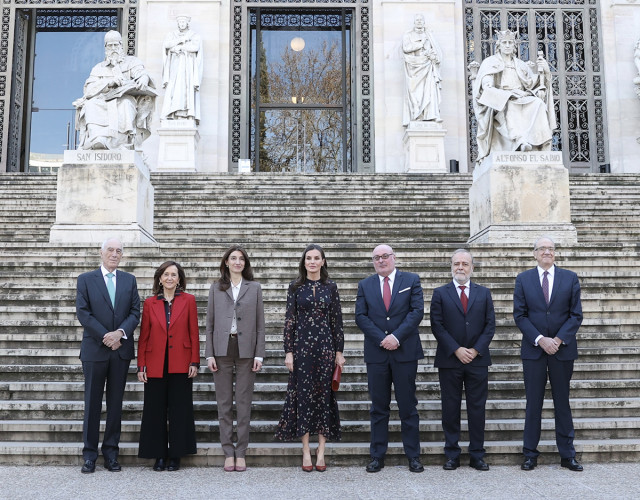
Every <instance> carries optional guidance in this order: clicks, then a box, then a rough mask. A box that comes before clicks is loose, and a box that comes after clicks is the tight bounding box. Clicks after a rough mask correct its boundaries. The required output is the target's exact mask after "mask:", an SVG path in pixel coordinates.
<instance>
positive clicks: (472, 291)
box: [458, 281, 478, 314]
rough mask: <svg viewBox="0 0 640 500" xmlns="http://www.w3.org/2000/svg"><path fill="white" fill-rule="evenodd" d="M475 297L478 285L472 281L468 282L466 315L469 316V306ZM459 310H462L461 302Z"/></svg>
mask: <svg viewBox="0 0 640 500" xmlns="http://www.w3.org/2000/svg"><path fill="white" fill-rule="evenodd" d="M477 296H478V285H476V284H475V283H474V282H473V281H469V303H468V304H467V314H469V311H470V310H471V306H472V305H473V303H474V302H475V300H476V297H477ZM458 302H460V301H458ZM460 308H462V302H460Z"/></svg>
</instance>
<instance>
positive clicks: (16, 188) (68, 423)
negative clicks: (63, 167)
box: [0, 174, 640, 465]
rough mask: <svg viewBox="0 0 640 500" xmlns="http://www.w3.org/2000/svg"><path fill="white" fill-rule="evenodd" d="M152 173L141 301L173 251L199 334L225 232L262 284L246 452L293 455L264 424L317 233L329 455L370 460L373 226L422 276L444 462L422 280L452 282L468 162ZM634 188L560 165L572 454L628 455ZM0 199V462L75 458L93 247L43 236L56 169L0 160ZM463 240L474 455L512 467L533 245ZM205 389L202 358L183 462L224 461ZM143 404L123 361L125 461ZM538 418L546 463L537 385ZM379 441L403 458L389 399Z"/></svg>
mask: <svg viewBox="0 0 640 500" xmlns="http://www.w3.org/2000/svg"><path fill="white" fill-rule="evenodd" d="M152 182H153V184H154V186H155V189H156V191H155V201H156V213H155V229H154V235H155V237H156V238H157V240H158V242H159V246H157V247H156V246H127V247H126V248H125V258H124V260H123V263H122V264H121V265H122V268H123V269H124V270H127V271H130V272H133V273H134V274H136V276H137V277H138V282H139V287H140V294H141V296H142V297H143V298H144V297H146V296H148V295H149V293H150V288H151V281H152V276H153V271H154V270H155V268H156V267H157V266H158V265H159V264H160V263H161V262H163V261H164V260H166V259H170V258H171V259H175V260H178V261H179V262H181V263H182V264H183V265H184V267H185V270H186V272H187V276H188V279H189V291H190V292H191V293H194V294H195V295H196V297H197V299H198V309H199V311H200V312H201V314H202V316H201V322H200V324H201V328H202V332H204V312H205V308H206V299H207V293H208V288H209V284H210V283H211V281H213V280H214V279H215V278H216V277H217V268H218V265H219V262H220V258H221V255H222V253H223V252H224V250H225V249H226V248H227V247H228V245H229V244H231V243H236V242H240V243H242V244H244V245H245V246H246V248H247V250H248V252H249V254H250V256H251V260H252V265H253V266H254V268H255V272H256V278H257V279H258V280H259V281H260V282H261V283H262V285H263V290H264V298H265V311H266V320H267V349H268V353H267V358H266V361H265V367H264V370H263V372H261V373H260V374H259V375H258V379H257V383H256V391H255V396H254V407H253V415H252V417H253V418H252V437H251V439H252V444H251V447H250V450H249V455H248V460H249V464H250V465H266V464H270V465H273V464H282V465H298V462H299V455H300V452H299V443H286V444H282V443H279V442H274V439H273V432H274V428H275V424H276V422H277V420H278V418H279V414H280V410H281V408H282V403H283V401H284V393H285V387H286V380H287V373H286V369H285V367H284V356H283V352H282V333H281V332H282V323H283V317H284V305H285V304H284V301H285V295H286V288H287V284H288V282H289V281H290V280H291V279H293V278H294V277H295V274H296V268H297V263H298V260H299V258H300V254H301V252H302V249H303V248H304V246H305V245H306V244H307V243H309V242H317V243H320V244H322V245H323V246H324V248H325V252H326V254H327V260H328V264H329V272H330V275H331V277H332V279H334V280H336V281H337V282H338V285H339V289H340V293H341V298H342V302H343V314H344V318H345V336H346V347H345V354H346V356H347V370H346V372H345V374H344V375H343V384H342V386H341V389H340V392H339V393H338V399H339V401H340V412H341V418H342V423H343V441H342V442H341V443H333V444H331V445H330V447H329V448H328V457H330V459H329V460H330V464H364V463H365V461H366V457H368V439H369V417H368V409H369V402H368V394H367V387H366V367H365V365H364V362H363V353H362V335H361V333H360V332H359V331H358V329H357V327H356V326H355V322H354V301H355V295H356V290H357V283H358V281H359V280H360V279H362V278H363V277H364V276H366V275H368V274H370V273H372V272H373V267H372V265H371V263H370V255H371V253H370V252H371V249H372V248H373V246H375V244H377V243H380V242H385V241H388V242H391V243H392V244H393V246H394V250H395V252H396V254H397V256H398V266H399V267H401V268H404V269H407V270H411V271H415V272H418V273H419V274H420V276H421V279H422V284H423V287H424V292H425V300H426V303H425V312H426V313H427V314H425V319H424V321H423V323H422V326H421V331H422V339H423V345H424V347H425V349H426V352H427V358H426V359H425V360H424V362H423V363H421V364H420V365H419V375H418V394H417V396H418V400H419V411H420V417H421V438H422V446H423V450H422V451H423V459H424V461H425V462H426V463H432V464H439V463H440V462H441V461H442V446H443V436H442V430H441V426H440V401H439V388H438V383H437V372H436V371H435V369H434V368H433V367H432V362H433V355H434V351H435V340H434V339H433V336H432V335H431V333H430V329H429V315H428V311H429V301H430V298H431V293H432V290H433V288H435V287H436V286H439V285H441V284H443V283H445V282H446V281H447V280H448V279H450V278H449V277H450V271H449V257H450V254H451V252H452V251H453V250H454V249H455V248H458V247H460V246H463V245H464V243H465V241H466V238H467V237H468V227H469V214H468V198H467V192H468V188H469V186H470V185H471V177H470V176H469V175H464V174H452V175H350V176H346V175H337V176H336V175H305V176H297V175H284V176H272V175H266V174H252V175H240V176H239V175H230V174H196V175H193V174H191V175H186V174H162V175H159V174H154V175H153V176H152ZM639 187H640V176H634V175H624V176H620V175H594V174H586V175H578V176H572V177H571V194H572V217H573V221H574V224H575V225H576V228H577V230H578V237H579V241H580V243H579V245H577V246H576V247H572V248H561V249H560V251H559V255H558V263H559V264H560V265H561V266H565V267H568V268H570V269H573V270H575V271H576V272H578V274H579V276H580V278H581V283H582V290H583V295H582V299H583V308H584V312H585V320H584V322H583V326H582V328H581V330H580V332H579V336H580V344H579V345H580V358H579V359H578V361H577V362H576V365H575V373H574V377H573V382H572V400H571V401H572V408H573V412H574V421H575V425H576V436H577V440H576V447H577V450H578V453H579V455H580V458H582V459H583V460H584V461H586V462H589V461H591V462H595V461H633V460H638V458H640V440H639V439H638V437H639V436H640V417H639V415H640V375H639V373H640V300H639V299H640V270H639V269H638V266H637V262H638V258H639V256H640V249H639V248H638V243H637V242H638V238H637V236H638V235H639V234H640V213H639V212H640V209H639V204H638V203H637V201H638V197H640V194H639V193H640V190H639ZM0 196H1V197H2V199H3V203H2V205H1V207H0V210H1V212H0V278H2V282H3V284H4V286H3V288H2V290H0V315H1V317H2V322H1V323H0V463H14V464H15V463H29V464H42V463H56V464H79V463H80V457H81V448H82V443H81V441H82V415H83V402H82V395H83V377H82V370H81V366H80V363H79V360H78V353H79V345H80V338H81V328H80V326H79V324H78V322H77V320H76V318H75V279H76V277H77V275H78V274H79V273H80V272H84V271H86V270H89V269H92V268H95V267H96V266H97V264H98V252H97V245H96V248H93V247H91V248H89V247H87V246H85V245H76V246H74V245H65V246H57V245H56V246H54V245H51V244H49V243H48V235H49V228H50V226H51V224H52V223H53V222H54V219H55V176H52V175H24V174H3V175H0ZM386 228H390V229H386ZM473 252H474V255H475V258H476V261H477V264H476V269H475V279H476V281H478V282H479V283H481V284H483V285H486V286H489V287H490V288H491V290H492V293H493V297H494V302H495V306H496V313H497V331H496V335H495V338H494V340H493V343H492V345H491V349H492V357H493V360H494V365H493V366H492V367H491V372H490V393H489V402H488V404H487V425H486V440H487V442H486V448H487V450H488V453H489V456H488V462H489V463H492V464H500V463H502V464H515V463H517V461H518V460H519V457H520V452H521V446H522V442H521V439H522V428H523V419H524V406H525V401H524V385H523V382H522V366H521V364H520V360H519V355H518V354H519V345H520V334H519V332H518V330H517V328H516V327H515V325H514V322H513V319H512V316H511V308H512V292H513V283H514V279H515V276H516V275H517V273H518V272H519V271H521V270H523V269H525V268H528V267H531V266H532V265H533V263H534V261H533V258H532V252H531V248H530V247H526V248H525V247H522V246H518V245H505V246H502V247H498V248H496V247H489V246H480V247H474V249H473ZM136 336H137V334H136ZM202 339H203V337H202ZM202 349H204V342H203V343H202ZM203 365H204V362H203ZM212 391H213V382H212V377H211V375H210V374H208V373H206V371H205V369H204V368H202V369H201V373H200V375H199V376H198V378H197V379H196V383H195V385H194V398H195V410H196V430H197V437H198V448H199V452H198V455H197V456H194V457H190V458H189V459H188V460H187V462H188V463H191V464H194V465H221V464H222V461H223V455H222V451H221V450H220V446H219V443H218V425H217V414H216V405H215V399H214V395H213V392H212ZM141 411H142V386H141V384H139V383H138V382H137V380H136V378H135V374H134V369H133V368H132V369H131V372H130V383H129V384H128V386H127V391H126V393H125V403H124V413H123V419H124V422H123V434H122V442H121V445H122V451H121V457H122V461H123V463H125V464H131V463H138V462H139V460H138V459H137V457H136V455H137V439H138V432H139V422H140V416H141ZM543 417H544V420H543V435H542V442H541V446H540V449H541V450H542V451H543V452H549V453H548V454H544V455H543V456H542V457H541V458H542V461H547V462H555V461H557V455H556V454H555V442H554V431H553V428H554V423H553V408H552V405H551V401H550V397H549V399H548V400H547V402H546V404H545V408H544V415H543ZM463 418H464V416H463ZM463 430H464V431H465V432H466V424H464V423H463ZM463 434H464V433H463ZM463 439H466V434H464V435H463ZM391 441H392V444H391V446H390V451H389V456H388V462H389V463H393V462H394V461H396V462H397V463H404V457H403V454H402V447H401V444H400V422H399V418H398V415H397V408H395V406H394V407H392V422H391ZM142 462H143V463H146V462H147V461H142Z"/></svg>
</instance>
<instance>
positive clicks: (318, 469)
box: [316, 450, 327, 472]
mask: <svg viewBox="0 0 640 500" xmlns="http://www.w3.org/2000/svg"><path fill="white" fill-rule="evenodd" d="M322 461H323V462H324V455H323V456H322ZM316 470H317V471H318V472H324V471H326V470H327V466H326V464H325V465H318V450H316Z"/></svg>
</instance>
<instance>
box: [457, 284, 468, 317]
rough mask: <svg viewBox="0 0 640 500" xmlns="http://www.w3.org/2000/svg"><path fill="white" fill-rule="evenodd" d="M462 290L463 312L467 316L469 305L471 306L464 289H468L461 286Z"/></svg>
mask: <svg viewBox="0 0 640 500" xmlns="http://www.w3.org/2000/svg"><path fill="white" fill-rule="evenodd" d="M458 288H459V289H460V302H462V310H463V311H464V313H465V314H467V304H469V297H467V294H466V293H464V289H465V288H467V286H466V285H460V286H459V287H458Z"/></svg>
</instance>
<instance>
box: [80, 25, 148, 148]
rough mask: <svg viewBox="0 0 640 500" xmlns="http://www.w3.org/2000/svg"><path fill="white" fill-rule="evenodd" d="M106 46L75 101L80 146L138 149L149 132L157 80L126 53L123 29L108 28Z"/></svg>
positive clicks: (138, 61) (134, 58)
mask: <svg viewBox="0 0 640 500" xmlns="http://www.w3.org/2000/svg"><path fill="white" fill-rule="evenodd" d="M104 48H105V60H104V61H103V62H101V63H99V64H96V65H95V66H94V67H93V69H92V70H91V74H90V75H89V78H88V79H87V81H86V82H85V84H84V95H83V96H82V97H81V98H80V99H77V100H76V101H74V102H73V105H74V106H75V107H76V129H77V130H78V131H79V132H80V140H79V145H78V149H139V147H140V145H141V144H142V142H143V141H144V140H145V139H146V138H147V137H149V134H150V132H149V126H150V123H151V117H152V114H153V109H154V106H155V97H156V93H155V91H153V90H152V89H153V88H154V84H153V82H152V80H151V78H150V77H149V74H148V73H147V72H146V70H145V68H144V65H143V64H142V61H140V59H138V58H137V57H133V56H127V55H125V53H124V49H123V46H122V36H121V35H120V33H118V32H117V31H109V32H107V33H106V34H105V37H104Z"/></svg>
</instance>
